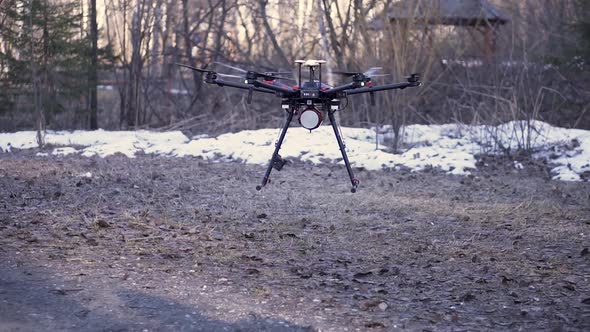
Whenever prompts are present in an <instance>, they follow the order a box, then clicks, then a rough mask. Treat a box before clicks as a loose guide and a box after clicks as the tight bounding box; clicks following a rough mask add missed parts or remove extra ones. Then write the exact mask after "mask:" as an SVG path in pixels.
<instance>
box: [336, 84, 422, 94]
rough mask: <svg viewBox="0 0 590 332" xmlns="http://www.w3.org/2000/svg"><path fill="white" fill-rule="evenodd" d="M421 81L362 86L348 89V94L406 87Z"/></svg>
mask: <svg viewBox="0 0 590 332" xmlns="http://www.w3.org/2000/svg"><path fill="white" fill-rule="evenodd" d="M420 85H421V83H420V82H404V83H393V84H385V85H379V86H373V87H370V88H361V89H355V90H350V91H346V94H347V95H356V94H359V93H367V92H375V91H383V90H393V89H405V88H408V87H414V86H420Z"/></svg>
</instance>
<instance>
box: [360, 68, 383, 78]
mask: <svg viewBox="0 0 590 332" xmlns="http://www.w3.org/2000/svg"><path fill="white" fill-rule="evenodd" d="M381 69H383V67H371V68H369V69H368V70H367V71H366V72H364V73H363V74H364V75H365V76H373V74H375V73H377V72H378V71H380V70H381Z"/></svg>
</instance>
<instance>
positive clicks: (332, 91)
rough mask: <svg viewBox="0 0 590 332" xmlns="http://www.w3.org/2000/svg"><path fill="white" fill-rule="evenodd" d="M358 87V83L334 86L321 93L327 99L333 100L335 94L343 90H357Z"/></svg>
mask: <svg viewBox="0 0 590 332" xmlns="http://www.w3.org/2000/svg"><path fill="white" fill-rule="evenodd" d="M359 86H360V85H359V83H358V82H350V83H348V84H344V85H340V86H335V87H333V88H331V89H329V90H326V91H324V92H323V94H324V95H325V96H327V97H330V98H334V97H336V94H337V93H338V92H341V91H344V90H350V89H356V88H358V87H359Z"/></svg>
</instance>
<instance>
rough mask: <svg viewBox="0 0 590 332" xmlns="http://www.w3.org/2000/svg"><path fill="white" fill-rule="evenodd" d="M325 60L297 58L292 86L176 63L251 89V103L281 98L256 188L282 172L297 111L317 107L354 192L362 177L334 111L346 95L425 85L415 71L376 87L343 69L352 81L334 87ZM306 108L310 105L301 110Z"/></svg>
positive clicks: (366, 78)
mask: <svg viewBox="0 0 590 332" xmlns="http://www.w3.org/2000/svg"><path fill="white" fill-rule="evenodd" d="M325 62H326V61H324V60H296V61H295V63H296V64H297V65H298V74H299V75H298V76H299V77H298V84H297V85H296V86H293V87H290V86H287V85H284V84H280V85H279V84H276V82H275V80H274V79H275V77H274V76H273V75H268V74H265V73H258V72H255V71H246V74H245V77H244V83H237V82H232V81H227V80H222V79H220V77H223V76H231V75H224V74H218V73H217V72H215V71H211V70H206V69H200V68H196V67H193V66H188V65H184V64H177V65H179V66H182V67H186V68H189V69H192V70H195V71H198V72H201V73H203V74H205V82H206V83H208V84H216V85H218V86H221V87H224V86H228V87H232V88H237V89H244V90H248V97H247V99H246V101H247V103H248V104H249V103H251V101H252V93H253V92H254V91H256V92H261V93H267V94H274V95H276V96H278V97H281V98H282V103H281V106H282V108H283V109H285V110H286V112H287V118H286V121H285V124H284V126H283V128H282V130H281V134H280V136H279V139H278V141H277V143H276V144H275V149H274V152H273V154H272V157H271V159H270V162H269V164H268V167H267V169H266V173H265V174H264V177H263V178H262V183H261V184H260V185H258V186H256V189H257V190H261V189H262V188H263V187H264V186H266V185H267V184H268V183H269V182H270V173H271V172H272V169H273V168H275V169H276V170H277V171H280V170H281V169H282V168H283V166H284V165H285V163H286V161H285V160H284V159H283V158H282V157H281V156H280V154H279V151H280V149H281V146H282V144H283V141H284V139H285V136H286V134H287V130H288V129H289V126H290V124H291V121H292V120H293V117H294V116H295V114H297V113H299V115H300V122H301V114H302V113H303V112H305V111H307V110H315V112H318V113H319V112H321V113H320V114H323V113H327V114H328V118H329V120H330V124H331V125H332V129H333V130H334V135H335V136H336V141H337V142H338V147H339V149H340V152H341V154H342V159H343V160H344V164H345V166H346V170H347V172H348V176H349V178H350V183H351V189H350V191H351V192H353V193H354V192H356V190H357V188H358V185H359V180H358V179H357V178H355V176H354V172H353V169H352V167H351V166H350V161H349V160H348V155H347V153H346V145H345V144H344V142H343V140H342V137H341V135H340V130H339V129H338V124H337V123H336V119H335V116H334V114H335V112H337V111H338V110H340V107H339V105H340V100H341V99H345V98H347V97H348V96H349V95H355V94H362V93H369V95H370V96H371V104H372V105H375V96H374V93H375V92H377V91H385V90H395V89H405V88H408V87H418V86H420V85H421V84H422V82H421V81H420V75H419V74H412V75H410V76H408V77H407V81H406V82H401V83H392V84H385V85H379V86H373V85H372V82H371V78H370V77H369V75H366V74H365V73H355V72H344V73H341V74H345V75H346V76H350V77H352V82H349V83H346V84H342V85H339V86H334V87H332V86H328V85H325V84H323V83H322V64H324V63H325ZM302 67H308V69H309V81H307V82H303V81H302ZM316 68H317V73H318V79H317V80H316V79H315V76H316V75H315V73H316ZM260 78H263V80H260ZM277 79H280V78H277ZM317 105H320V107H321V110H318V109H317ZM304 107H307V108H306V109H305V110H302V108H304ZM319 118H320V119H319V121H318V123H317V126H314V127H309V128H308V127H305V126H304V127H305V128H306V129H308V130H310V131H311V130H313V129H315V128H317V127H319V125H320V124H321V121H322V117H321V116H320V117H319ZM302 126H303V123H302Z"/></svg>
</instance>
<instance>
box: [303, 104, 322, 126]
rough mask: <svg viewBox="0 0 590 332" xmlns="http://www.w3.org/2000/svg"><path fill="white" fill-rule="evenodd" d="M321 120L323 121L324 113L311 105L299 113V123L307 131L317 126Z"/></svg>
mask: <svg viewBox="0 0 590 332" xmlns="http://www.w3.org/2000/svg"><path fill="white" fill-rule="evenodd" d="M322 121H324V115H323V114H322V112H320V111H319V110H318V109H317V108H315V107H313V106H308V107H307V108H306V109H304V110H303V111H302V112H301V113H299V123H300V124H301V126H302V127H303V128H305V129H307V130H309V131H312V130H314V129H316V128H318V127H319V126H320V125H321V124H322Z"/></svg>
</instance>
